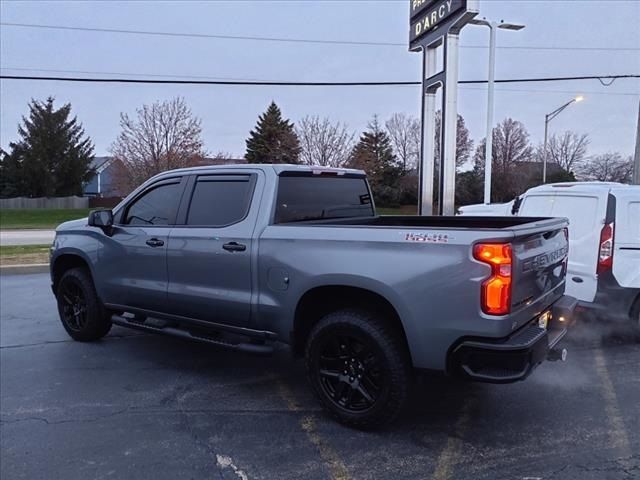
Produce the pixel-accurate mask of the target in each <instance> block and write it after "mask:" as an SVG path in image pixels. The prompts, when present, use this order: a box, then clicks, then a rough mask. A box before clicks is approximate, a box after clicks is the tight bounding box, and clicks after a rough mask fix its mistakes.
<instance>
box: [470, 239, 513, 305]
mask: <svg viewBox="0 0 640 480" xmlns="http://www.w3.org/2000/svg"><path fill="white" fill-rule="evenodd" d="M473 256H474V258H475V259H476V260H479V261H481V262H484V263H486V264H488V265H490V266H491V276H490V277H489V278H488V279H486V280H485V281H484V282H482V295H481V298H482V300H481V303H482V305H481V306H482V311H483V312H484V313H488V314H490V315H506V314H507V313H509V312H510V311H511V264H512V256H511V245H510V244H508V243H479V244H477V245H476V246H475V247H473Z"/></svg>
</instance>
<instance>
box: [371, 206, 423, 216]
mask: <svg viewBox="0 0 640 480" xmlns="http://www.w3.org/2000/svg"><path fill="white" fill-rule="evenodd" d="M376 210H377V212H378V215H417V214H418V207H417V206H416V205H402V206H400V207H394V208H384V207H381V208H376Z"/></svg>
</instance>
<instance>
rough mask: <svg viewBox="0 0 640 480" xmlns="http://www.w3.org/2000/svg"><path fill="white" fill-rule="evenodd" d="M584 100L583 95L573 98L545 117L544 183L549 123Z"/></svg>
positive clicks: (544, 178) (545, 180) (544, 179)
mask: <svg viewBox="0 0 640 480" xmlns="http://www.w3.org/2000/svg"><path fill="white" fill-rule="evenodd" d="M582 100H584V97H583V96H582V95H578V96H577V97H575V98H572V99H571V100H569V101H568V102H567V103H565V104H564V105H562V106H561V107H558V108H556V109H555V110H554V111H553V112H551V113H547V114H546V115H545V116H544V147H543V148H542V183H547V134H548V133H549V122H550V121H551V120H553V119H554V118H556V117H557V116H558V115H560V112H562V111H563V110H564V109H565V108H567V107H568V106H569V105H571V104H572V103H573V102H576V103H578V102H581V101H582Z"/></svg>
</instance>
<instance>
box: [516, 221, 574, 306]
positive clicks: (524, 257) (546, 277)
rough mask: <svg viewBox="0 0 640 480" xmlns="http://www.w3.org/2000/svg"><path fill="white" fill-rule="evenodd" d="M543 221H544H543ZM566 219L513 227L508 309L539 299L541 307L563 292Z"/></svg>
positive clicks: (566, 250) (565, 266)
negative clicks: (512, 279)
mask: <svg viewBox="0 0 640 480" xmlns="http://www.w3.org/2000/svg"><path fill="white" fill-rule="evenodd" d="M545 223H546V222H545ZM567 226H568V222H567V220H566V219H554V220H553V221H550V222H549V223H548V224H547V225H545V226H542V225H541V224H539V223H538V224H536V225H533V226H530V227H529V228H527V225H523V226H522V227H521V228H516V229H514V233H515V238H514V240H513V242H512V249H513V250H512V251H513V266H512V269H513V278H514V283H513V286H512V293H511V311H512V313H516V312H518V311H520V310H522V309H524V308H526V307H529V306H533V304H536V303H539V305H538V307H539V308H540V309H544V308H546V307H547V306H549V305H550V304H551V303H552V302H553V301H555V300H556V299H557V298H559V297H560V296H561V295H562V294H563V292H564V280H565V275H566V269H567V264H566V260H567V255H568V252H569V243H568V238H567V233H566V230H565V228H566V227H567Z"/></svg>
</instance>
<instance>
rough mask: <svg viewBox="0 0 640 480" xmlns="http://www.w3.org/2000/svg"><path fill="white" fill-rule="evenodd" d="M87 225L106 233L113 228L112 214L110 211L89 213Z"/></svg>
mask: <svg viewBox="0 0 640 480" xmlns="http://www.w3.org/2000/svg"><path fill="white" fill-rule="evenodd" d="M87 223H88V225H89V226H90V227H98V228H101V229H102V230H104V231H105V233H108V231H110V230H111V227H112V226H113V212H112V211H111V210H92V211H91V212H89V219H88V222H87Z"/></svg>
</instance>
